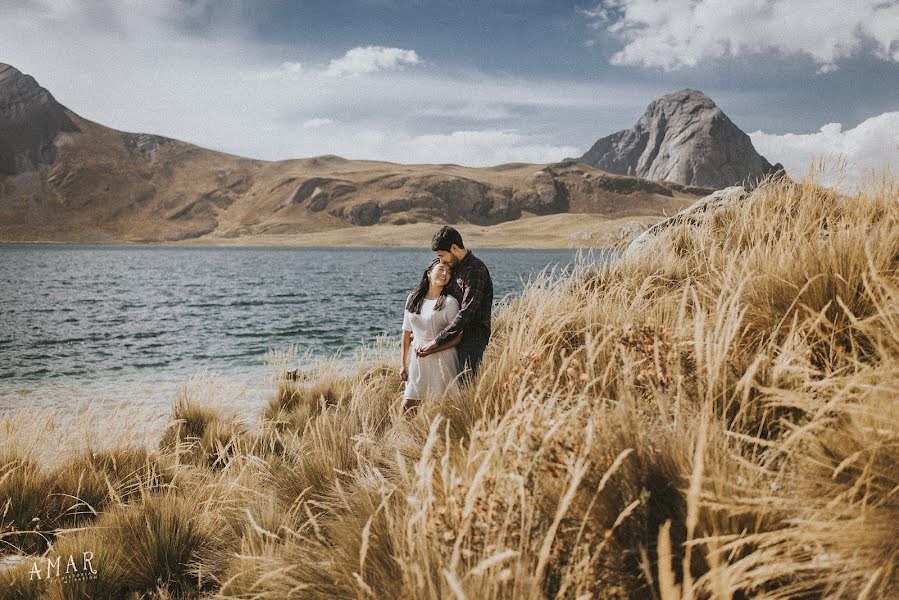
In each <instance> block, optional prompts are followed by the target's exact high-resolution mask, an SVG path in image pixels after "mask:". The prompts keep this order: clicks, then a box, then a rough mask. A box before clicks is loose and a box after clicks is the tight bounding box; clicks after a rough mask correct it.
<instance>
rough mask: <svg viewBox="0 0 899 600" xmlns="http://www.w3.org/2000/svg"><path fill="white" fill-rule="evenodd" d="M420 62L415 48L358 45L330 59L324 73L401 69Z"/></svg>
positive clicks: (374, 71) (341, 73)
mask: <svg viewBox="0 0 899 600" xmlns="http://www.w3.org/2000/svg"><path fill="white" fill-rule="evenodd" d="M420 62H421V58H419V56H418V54H417V53H416V52H415V50H404V49H402V48H385V47H383V46H365V47H361V46H360V47H357V48H353V49H351V50H348V51H347V53H346V54H344V55H343V56H342V57H340V58H335V59H334V60H332V61H331V62H330V63H329V64H328V68H327V69H326V70H325V73H327V74H328V75H359V74H362V73H376V72H378V71H392V70H396V69H402V68H403V67H404V66H406V65H417V64H419V63H420Z"/></svg>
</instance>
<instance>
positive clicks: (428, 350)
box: [415, 333, 462, 357]
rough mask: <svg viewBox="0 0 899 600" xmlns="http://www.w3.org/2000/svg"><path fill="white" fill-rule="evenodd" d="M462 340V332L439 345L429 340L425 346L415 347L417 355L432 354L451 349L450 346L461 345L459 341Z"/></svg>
mask: <svg viewBox="0 0 899 600" xmlns="http://www.w3.org/2000/svg"><path fill="white" fill-rule="evenodd" d="M461 341H462V334H461V333H460V334H459V335H457V336H456V337H454V338H452V339H451V340H449V341H448V342H444V343H443V344H442V345H440V346H438V345H437V344H435V343H434V342H428V343H427V344H425V345H424V346H420V347H418V348H416V349H415V354H416V356H419V357H422V356H428V355H430V354H434V353H436V352H443V351H444V350H449V349H450V348H455V347H456V346H458V345H459V342H461Z"/></svg>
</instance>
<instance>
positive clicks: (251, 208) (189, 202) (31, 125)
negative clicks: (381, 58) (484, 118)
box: [0, 64, 707, 242]
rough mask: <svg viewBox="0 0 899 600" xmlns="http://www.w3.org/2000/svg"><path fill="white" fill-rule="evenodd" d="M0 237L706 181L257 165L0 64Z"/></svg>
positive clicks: (155, 237)
mask: <svg viewBox="0 0 899 600" xmlns="http://www.w3.org/2000/svg"><path fill="white" fill-rule="evenodd" d="M0 139H2V140H4V142H3V143H2V145H0V241H6V242H10V241H13V242H16V241H20V242H24V241H58V242H113V241H145V242H159V241H174V240H188V239H197V238H203V239H213V240H233V239H235V238H240V237H243V236H247V235H254V236H259V235H280V234H304V233H308V232H321V231H327V230H336V229H341V228H343V229H345V228H347V227H348V226H356V225H359V226H367V225H373V224H404V223H415V222H433V223H437V222H441V223H445V222H449V223H471V224H477V225H493V224H497V223H502V222H507V221H512V220H515V219H518V218H520V217H521V216H523V215H528V214H530V215H550V214H557V213H567V212H570V213H593V214H599V215H603V216H607V217H610V218H615V217H621V216H625V215H643V216H647V215H652V216H661V215H663V214H665V213H670V212H672V211H674V210H677V209H678V208H680V207H682V206H684V205H686V204H689V203H690V202H691V201H692V200H693V199H695V198H696V197H697V196H698V195H701V194H703V193H705V192H706V191H707V190H699V189H690V188H687V187H684V186H680V185H676V184H668V183H658V182H652V181H645V180H641V179H638V178H633V177H621V176H617V175H610V174H608V173H604V172H602V171H599V170H596V169H594V168H591V167H589V166H586V165H582V164H577V163H571V162H566V163H560V164H556V165H530V164H508V165H500V166H497V167H491V168H466V167H461V166H458V165H400V164H392V163H386V162H374V161H351V160H346V159H343V158H340V157H336V156H322V157H317V158H310V159H303V160H288V161H277V162H268V161H261V160H251V159H247V158H241V157H238V156H233V155H229V154H224V153H221V152H215V151H212V150H207V149H204V148H199V147H197V146H193V145H191V144H187V143H184V142H180V141H178V140H174V139H170V138H165V137H161V136H156V135H148V134H139V133H125V132H121V131H117V130H114V129H110V128H108V127H104V126H103V125H100V124H97V123H94V122H92V121H89V120H87V119H84V118H82V117H80V116H79V115H77V114H75V113H73V112H72V111H70V110H68V109H67V108H66V107H64V106H62V105H61V104H59V103H58V102H57V101H56V100H55V99H54V98H53V96H52V95H51V94H50V93H49V92H48V91H47V90H44V89H43V88H41V87H40V86H39V85H38V84H37V82H36V81H35V80H34V79H33V78H31V77H30V76H27V75H23V74H22V73H21V72H19V71H18V70H16V69H14V68H13V67H10V66H8V65H2V64H0Z"/></svg>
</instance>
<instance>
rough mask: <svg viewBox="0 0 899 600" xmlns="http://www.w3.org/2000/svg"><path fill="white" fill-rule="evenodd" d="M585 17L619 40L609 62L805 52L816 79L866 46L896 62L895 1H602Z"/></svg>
mask: <svg viewBox="0 0 899 600" xmlns="http://www.w3.org/2000/svg"><path fill="white" fill-rule="evenodd" d="M584 14H585V15H586V16H587V17H588V19H589V20H590V21H591V23H592V25H593V26H594V27H595V28H597V29H601V28H605V29H606V30H607V31H609V32H611V33H612V34H613V35H615V36H617V37H619V38H620V39H622V40H623V41H624V43H625V45H624V47H623V48H622V49H621V50H620V51H619V52H617V53H615V54H614V55H613V57H612V62H613V63H614V64H620V65H639V66H644V67H661V68H662V69H664V70H666V71H670V70H675V69H680V68H684V67H693V66H696V65H698V64H699V63H701V62H703V61H706V60H710V59H716V58H721V57H725V56H737V55H742V54H751V53H759V52H765V51H769V50H774V51H777V52H779V53H781V54H784V55H796V54H804V55H807V56H809V57H811V58H812V59H813V60H814V62H815V63H816V64H817V65H818V66H819V68H818V72H819V73H828V72H831V71H833V70H835V69H836V68H837V62H838V61H839V60H841V59H843V58H846V57H849V56H852V55H854V54H856V53H858V52H860V51H861V50H862V49H863V48H864V47H865V45H866V44H870V45H871V48H872V50H873V52H874V54H875V55H876V56H878V57H879V58H881V59H883V60H891V61H897V62H899V27H897V23H899V2H895V1H887V2H880V1H877V0H841V1H840V2H828V3H825V4H822V3H821V2H819V1H818V0H729V1H728V2H721V1H719V0H690V1H689V2H659V1H658V0H602V1H601V2H600V3H599V4H598V5H597V6H596V7H595V8H594V9H591V10H587V11H584Z"/></svg>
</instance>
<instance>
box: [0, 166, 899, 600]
mask: <svg viewBox="0 0 899 600" xmlns="http://www.w3.org/2000/svg"><path fill="white" fill-rule="evenodd" d="M393 350H395V349H393ZM279 361H280V362H279ZM274 362H275V363H276V364H279V367H278V370H279V372H280V375H281V376H280V379H279V382H278V384H277V390H276V393H275V394H274V395H273V397H272V400H271V402H270V404H269V406H267V407H266V409H265V411H264V413H263V415H262V418H261V419H260V420H259V422H248V420H247V419H246V418H242V417H241V416H240V415H239V414H234V413H230V412H228V411H226V410H224V409H223V408H222V407H221V406H216V404H215V403H214V402H210V401H209V399H208V398H207V399H206V400H204V399H203V398H204V397H206V396H209V394H208V391H204V390H201V389H196V388H194V389H192V390H191V389H187V390H185V392H184V393H183V394H182V395H181V397H179V398H178V399H177V401H176V403H175V406H174V413H173V415H172V421H171V424H170V426H169V427H168V428H167V430H166V431H165V432H164V433H163V434H162V435H161V436H160V437H159V439H158V440H155V445H154V446H152V447H149V448H143V447H140V446H129V445H117V444H118V443H123V442H121V441H119V442H116V441H115V440H113V441H110V440H109V438H110V437H113V436H106V439H105V440H103V443H99V442H97V443H95V442H93V441H92V442H89V443H88V442H85V441H84V438H82V443H79V444H78V445H77V446H78V447H73V448H71V453H68V454H67V453H65V452H63V450H64V449H63V450H61V449H60V448H58V447H53V448H52V453H53V454H54V455H55V457H56V459H57V460H56V462H54V461H51V460H49V459H47V458H46V455H47V454H48V451H49V450H50V449H49V448H42V447H41V443H40V442H38V443H36V444H33V445H32V448H31V449H30V450H23V449H22V447H21V446H18V449H16V448H17V446H15V445H14V443H15V442H16V441H17V440H19V439H20V438H21V434H22V431H24V429H25V428H26V423H25V422H24V419H20V420H18V421H13V422H8V423H7V424H6V426H5V427H4V428H3V432H4V433H3V436H4V438H3V439H4V443H3V445H2V453H3V458H2V461H0V465H2V467H0V469H2V471H0V473H2V478H0V502H3V503H4V504H5V507H6V508H5V511H4V512H3V513H2V515H3V516H2V526H3V528H4V530H5V531H6V532H7V533H5V534H4V537H3V540H4V542H7V543H8V544H10V545H12V546H14V547H16V548H18V549H20V550H22V551H24V552H28V553H32V554H33V553H40V552H43V551H45V550H47V548H48V547H49V548H50V555H51V556H57V555H63V556H66V555H68V554H69V553H80V552H82V551H84V550H91V551H92V552H93V553H94V555H95V556H96V557H97V560H96V561H95V562H96V564H97V565H98V571H99V573H98V577H97V578H96V579H94V580H90V581H86V582H73V583H65V584H63V583H60V582H59V581H58V580H53V581H49V582H47V581H42V582H41V583H40V584H37V583H36V582H29V581H28V569H29V568H30V562H26V563H23V564H21V565H19V566H18V567H15V568H12V569H7V570H5V571H2V572H0V587H2V588H4V589H5V591H6V595H5V596H4V597H13V598H37V597H47V598H80V597H93V598H122V597H153V598H188V597H207V596H208V597H217V598H272V599H274V598H279V599H280V598H322V597H341V598H342V597H359V598H365V597H373V598H432V597H446V598H542V597H558V598H588V597H602V598H661V599H664V600H668V599H671V598H699V597H714V598H740V597H758V596H764V597H768V598H797V597H828V598H837V597H840V598H842V597H853V598H855V597H864V598H886V597H890V595H891V594H892V595H893V596H894V597H895V594H896V590H897V589H899V569H897V564H899V536H897V535H896V533H897V527H896V523H899V466H897V465H899V204H897V185H896V182H895V181H886V182H883V183H882V184H880V185H872V186H869V187H868V189H867V190H865V191H864V192H862V193H859V194H857V195H855V196H852V197H841V196H837V195H835V194H834V193H832V192H830V191H828V190H827V189H824V188H822V187H819V186H817V185H815V184H814V183H802V184H793V183H790V182H787V181H780V182H777V183H769V184H767V185H763V186H761V187H760V188H759V189H757V190H756V192H755V193H754V194H753V196H752V197H751V199H750V201H748V202H747V203H746V204H743V205H741V206H733V207H729V208H725V209H722V210H720V211H718V212H715V213H714V214H713V215H711V216H710V217H709V218H708V219H707V220H705V221H704V222H701V223H698V224H681V225H678V226H677V227H674V228H671V229H669V230H667V231H666V232H665V233H663V234H662V236H661V237H660V238H659V239H658V241H657V242H656V244H655V245H654V246H651V247H650V248H647V249H646V250H645V251H644V252H643V253H641V254H638V255H631V256H628V257H626V258H624V259H622V260H619V261H616V262H614V263H612V264H609V265H606V266H604V267H602V268H600V269H598V270H597V269H593V268H589V267H587V266H584V267H582V268H580V269H579V270H578V271H577V272H576V273H574V274H573V275H571V276H570V277H566V278H564V279H562V280H553V279H550V278H546V279H543V280H541V281H537V282H535V283H534V284H532V285H530V286H529V287H528V288H527V289H526V290H525V292H524V294H523V295H522V296H521V297H520V298H518V299H516V300H512V301H510V302H509V303H508V304H506V305H504V306H502V307H501V308H500V310H499V313H498V317H497V320H496V333H495V337H494V339H493V340H492V341H491V344H490V346H489V348H488V354H487V356H486V357H485V367H484V369H483V371H482V373H481V375H480V376H479V378H478V380H477V381H476V383H475V384H474V385H472V386H470V387H469V388H467V389H466V390H465V391H464V393H463V395H462V398H461V399H432V400H430V401H428V402H425V403H424V404H423V405H422V407H421V408H420V409H419V411H418V412H417V413H415V414H412V415H408V414H407V415H404V414H402V412H401V410H400V402H401V387H400V380H399V376H398V369H397V364H398V362H399V361H398V354H396V353H392V352H391V348H381V349H375V350H374V351H373V352H371V353H369V354H367V355H366V356H361V357H360V359H359V362H358V365H357V371H356V372H355V373H350V374H347V373H343V372H341V371H339V370H337V369H336V368H335V367H334V365H332V364H331V363H327V362H326V363H323V364H320V365H318V366H309V367H307V366H306V365H305V363H304V361H303V360H299V361H298V360H297V358H296V357H295V356H292V355H290V354H287V355H280V356H278V357H275V361H274ZM297 362H299V363H300V364H299V367H300V369H299V371H298V376H297V377H296V378H288V377H287V376H286V375H287V372H288V370H290V369H293V368H295V367H296V366H297V364H296V363H297ZM76 439H77V438H76ZM119 440H121V437H119ZM60 456H64V457H65V459H66V462H65V463H64V464H61V465H60V464H59V457H60ZM48 490H50V492H51V493H48ZM79 499H80V501H79ZM42 594H44V595H42ZM82 594H86V596H84V595H82ZM129 594H130V595H131V596H129Z"/></svg>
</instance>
